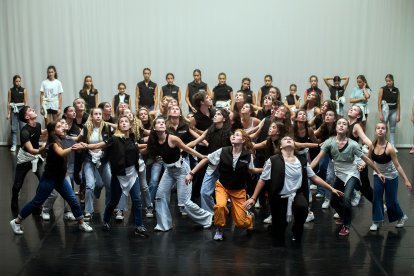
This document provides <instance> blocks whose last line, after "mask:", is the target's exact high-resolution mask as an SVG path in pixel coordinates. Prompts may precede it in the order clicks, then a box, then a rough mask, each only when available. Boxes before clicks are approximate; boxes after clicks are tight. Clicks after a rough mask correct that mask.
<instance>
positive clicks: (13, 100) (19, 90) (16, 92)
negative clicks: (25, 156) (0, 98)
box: [6, 75, 27, 152]
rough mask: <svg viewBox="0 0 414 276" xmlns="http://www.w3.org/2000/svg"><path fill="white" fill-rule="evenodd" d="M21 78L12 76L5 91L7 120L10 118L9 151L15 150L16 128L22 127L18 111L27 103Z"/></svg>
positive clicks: (25, 91)
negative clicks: (11, 81)
mask: <svg viewBox="0 0 414 276" xmlns="http://www.w3.org/2000/svg"><path fill="white" fill-rule="evenodd" d="M21 84H22V78H21V77H20V76H19V75H15V76H14V77H13V87H12V88H10V89H9V92H8V93H7V117H6V118H7V120H9V119H10V118H11V122H10V123H11V138H12V146H11V148H10V151H12V152H14V151H16V145H17V129H18V128H19V130H21V129H22V127H23V122H22V121H19V111H20V109H22V108H23V106H25V105H27V90H26V88H23V87H22V85H21Z"/></svg>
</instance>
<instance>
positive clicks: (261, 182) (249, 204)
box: [243, 179, 265, 209]
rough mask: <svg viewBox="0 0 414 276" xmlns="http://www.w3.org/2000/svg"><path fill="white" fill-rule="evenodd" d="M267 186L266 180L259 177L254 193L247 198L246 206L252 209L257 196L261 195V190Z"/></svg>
mask: <svg viewBox="0 0 414 276" xmlns="http://www.w3.org/2000/svg"><path fill="white" fill-rule="evenodd" d="M264 186H265V181H264V180H262V179H259V181H257V184H256V188H255V189H254V192H253V195H252V196H251V197H250V198H249V199H248V200H246V202H245V203H244V204H243V206H244V208H246V209H250V208H251V207H252V206H254V204H255V203H256V201H257V197H258V196H259V194H260V192H261V190H262V189H263V187H264Z"/></svg>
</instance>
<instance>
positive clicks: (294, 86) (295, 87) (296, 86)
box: [289, 83, 298, 90]
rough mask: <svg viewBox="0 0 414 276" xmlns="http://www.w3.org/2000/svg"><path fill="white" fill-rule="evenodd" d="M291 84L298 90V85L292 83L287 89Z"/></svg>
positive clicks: (290, 86)
mask: <svg viewBox="0 0 414 276" xmlns="http://www.w3.org/2000/svg"><path fill="white" fill-rule="evenodd" d="M292 86H293V87H295V88H296V90H298V86H297V85H296V84H294V83H292V84H291V85H289V90H290V89H291V88H292Z"/></svg>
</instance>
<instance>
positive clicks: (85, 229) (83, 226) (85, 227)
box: [79, 222, 93, 233]
mask: <svg viewBox="0 0 414 276" xmlns="http://www.w3.org/2000/svg"><path fill="white" fill-rule="evenodd" d="M79 230H81V231H83V232H86V233H90V232H93V228H92V227H91V226H90V225H89V224H88V223H87V222H84V223H82V224H79Z"/></svg>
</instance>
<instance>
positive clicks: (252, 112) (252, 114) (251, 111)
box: [243, 102, 256, 117]
mask: <svg viewBox="0 0 414 276" xmlns="http://www.w3.org/2000/svg"><path fill="white" fill-rule="evenodd" d="M246 104H247V105H249V107H250V114H249V115H250V117H256V112H255V111H254V107H253V105H252V104H251V103H246V102H245V103H244V104H243V105H246Z"/></svg>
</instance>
